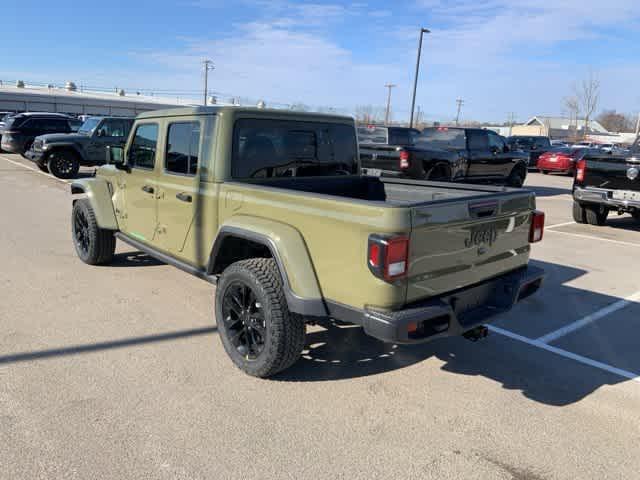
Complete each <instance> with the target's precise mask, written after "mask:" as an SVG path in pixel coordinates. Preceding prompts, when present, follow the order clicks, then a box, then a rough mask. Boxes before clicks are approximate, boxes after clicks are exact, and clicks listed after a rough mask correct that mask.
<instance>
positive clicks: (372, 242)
mask: <svg viewBox="0 0 640 480" xmlns="http://www.w3.org/2000/svg"><path fill="white" fill-rule="evenodd" d="M368 257H369V258H368V264H369V269H370V270H371V272H372V273H373V274H374V275H375V276H376V277H378V278H383V279H384V280H386V281H388V282H392V281H394V280H397V279H399V278H402V277H404V276H406V274H407V271H408V269H409V237H405V236H398V237H385V236H382V235H371V236H370V237H369V255H368Z"/></svg>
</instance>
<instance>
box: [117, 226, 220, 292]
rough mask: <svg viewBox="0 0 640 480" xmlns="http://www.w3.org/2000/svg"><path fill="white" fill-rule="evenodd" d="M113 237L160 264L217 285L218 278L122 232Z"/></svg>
mask: <svg viewBox="0 0 640 480" xmlns="http://www.w3.org/2000/svg"><path fill="white" fill-rule="evenodd" d="M114 235H115V237H116V238H117V239H118V240H122V241H123V242H124V243H126V244H128V245H130V246H132V247H133V248H137V249H138V250H140V251H141V252H144V253H146V254H147V255H149V256H150V257H153V258H155V259H156V260H158V261H160V262H162V263H166V264H167V265H171V266H173V267H176V268H179V269H180V270H182V271H183V272H187V273H190V274H191V275H193V276H196V277H198V278H201V279H202V280H205V281H207V282H209V283H211V284H213V285H216V284H217V283H218V277H217V276H216V275H208V274H207V272H205V271H204V270H200V269H199V268H196V267H194V266H193V265H189V264H188V263H185V262H181V261H180V260H176V259H175V258H173V257H170V256H169V255H166V254H164V253H162V252H159V251H158V250H156V249H155V248H152V247H150V246H149V245H146V244H144V243H142V242H140V241H138V240H136V239H134V238H131V237H130V236H128V235H125V234H124V233H122V232H116V233H115V234H114Z"/></svg>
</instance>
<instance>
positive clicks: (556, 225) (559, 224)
mask: <svg viewBox="0 0 640 480" xmlns="http://www.w3.org/2000/svg"><path fill="white" fill-rule="evenodd" d="M575 224H576V222H564V223H556V224H555V225H549V226H548V227H544V229H545V230H549V229H550V228H558V227H566V226H568V225H575Z"/></svg>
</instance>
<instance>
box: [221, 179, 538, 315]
mask: <svg viewBox="0 0 640 480" xmlns="http://www.w3.org/2000/svg"><path fill="white" fill-rule="evenodd" d="M222 188H223V191H222V192H221V193H222V195H223V197H224V198H227V200H226V201H225V202H224V203H223V208H222V210H221V212H220V215H221V220H222V221H224V218H226V217H227V216H229V215H247V216H253V215H259V216H263V215H264V214H265V211H266V212H267V213H268V218H276V219H279V221H281V222H284V223H286V224H288V225H291V226H293V227H294V228H295V229H296V230H297V231H299V232H300V235H301V236H302V237H303V238H304V239H305V242H306V245H307V248H308V250H309V253H310V256H311V258H312V259H313V263H314V266H315V267H316V269H317V271H316V273H317V276H318V280H319V283H320V286H321V289H322V291H323V295H324V296H325V298H326V299H328V301H329V302H336V303H338V304H346V305H352V306H353V305H357V306H358V308H364V307H365V304H366V303H365V302H367V301H369V302H370V301H371V300H372V299H375V304H374V306H376V307H381V308H398V307H401V306H402V305H406V304H410V303H412V302H416V301H420V300H423V299H426V298H430V297H434V296H437V295H439V294H442V293H444V292H447V291H452V290H455V289H459V288H463V287H465V286H469V285H473V284H476V283H479V282H482V281H484V280H487V279H489V278H493V277H496V276H498V275H502V274H504V273H507V272H510V271H514V270H516V269H519V268H522V267H524V266H526V264H527V262H528V258H529V251H530V247H529V243H528V238H529V225H530V221H531V213H532V211H533V209H534V208H535V195H534V194H533V193H532V192H529V191H526V190H522V189H517V190H514V189H507V188H503V187H491V186H470V185H460V184H452V183H436V182H428V181H416V180H405V179H391V178H376V177H365V176H362V177H360V176H336V177H316V178H296V177H285V178H268V179H252V180H250V181H231V182H225V183H224V184H222ZM371 234H389V235H407V236H409V238H410V249H409V250H410V256H409V275H408V278H407V280H406V281H403V282H399V283H398V284H397V285H396V284H394V287H395V288H394V289H389V286H388V284H385V283H383V282H382V281H380V280H378V279H376V278H374V277H373V275H372V274H371V272H369V270H368V267H367V259H366V246H367V242H368V238H369V235H371ZM354 284H359V285H366V289H360V290H359V291H366V292H367V295H363V296H362V298H359V297H358V296H357V295H356V294H355V292H354V291H353V289H352V288H350V287H351V286H352V285H354Z"/></svg>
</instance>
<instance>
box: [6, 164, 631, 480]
mask: <svg viewBox="0 0 640 480" xmlns="http://www.w3.org/2000/svg"><path fill="white" fill-rule="evenodd" d="M527 186H528V187H530V188H533V189H535V190H536V192H537V193H538V207H539V208H540V209H542V210H544V211H545V212H546V214H547V229H546V232H545V239H544V241H543V242H542V243H540V244H536V245H534V246H533V255H532V258H533V260H532V261H533V262H534V263H535V264H536V265H539V266H542V267H543V268H545V270H546V271H547V273H548V277H547V280H546V283H545V285H544V287H543V289H542V291H541V292H540V293H539V294H538V295H537V296H535V297H533V298H531V299H528V300H526V301H525V302H524V303H522V304H521V305H519V306H517V307H516V308H515V309H514V310H513V311H511V312H509V313H508V314H506V315H503V316H502V317H500V318H499V319H498V320H497V321H496V322H495V323H494V325H493V327H492V334H491V335H490V336H489V338H487V339H486V340H484V341H482V342H478V343H471V342H469V341H466V340H464V339H461V338H454V339H449V340H445V341H440V342H434V343H431V344H427V345H422V346H413V347H404V346H394V345H384V344H382V343H379V342H377V341H375V340H372V339H369V338H368V337H366V336H364V334H363V333H362V332H361V330H360V329H359V328H355V327H344V326H327V327H328V328H326V329H325V328H319V327H315V328H314V329H312V330H311V331H310V333H309V335H308V342H307V351H306V352H305V354H304V358H303V359H302V360H301V361H300V362H299V363H298V364H297V365H296V366H295V367H294V368H293V369H291V370H288V371H286V372H284V373H282V374H280V375H279V376H278V377H276V378H275V379H272V380H268V381H265V380H257V379H254V378H251V377H248V376H246V375H244V374H243V373H241V372H240V371H239V370H237V369H236V368H234V367H233V366H232V364H231V361H230V360H229V359H228V357H227V356H226V354H225V352H224V350H223V348H222V345H221V343H220V341H219V339H218V338H217V335H216V327H215V321H214V319H213V310H212V308H213V304H212V302H213V290H212V287H211V286H210V285H209V284H207V283H205V282H203V281H201V280H198V279H196V278H192V277H189V276H188V275H185V274H184V273H182V272H179V271H177V270H175V269H173V268H172V267H169V266H166V265H163V264H161V263H158V262H156V261H155V260H153V259H151V258H149V257H147V256H145V255H142V254H140V253H139V252H135V251H132V250H131V249H130V248H129V247H126V246H124V245H120V246H119V247H118V255H117V257H116V260H115V262H114V265H113V266H110V267H93V268H92V267H88V266H86V265H84V264H82V263H81V262H80V261H79V260H78V259H77V258H76V255H75V252H74V249H73V245H72V243H71V238H70V226H69V214H70V205H71V202H70V193H69V188H68V185H67V184H66V183H65V182H64V181H61V180H57V179H55V178H52V177H50V176H48V175H46V174H43V173H41V172H39V171H37V168H36V169H34V166H33V164H30V163H29V162H27V161H25V160H23V159H22V158H21V157H19V156H16V155H7V154H0V205H1V207H0V251H1V252H2V260H3V262H2V268H1V269H0V288H1V290H0V291H1V293H0V298H1V301H0V319H1V320H2V328H1V330H0V438H2V442H0V478H2V479H22V478H24V479H27V478H29V479H31V478H65V479H75V478H78V479H86V478H110V479H113V478H127V479H137V478H140V479H142V478H144V479H147V478H160V479H164V478H166V479H174V478H180V479H209V478H212V479H226V478H229V479H240V478H243V479H245V478H247V479H263V478H265V479H266V478H296V479H297V478H362V479H372V478H433V479H447V478H451V479H454V478H455V479H458V478H464V479H489V478H491V479H493V478H497V479H517V480H525V479H526V480H541V479H577V478H581V479H583V478H597V479H604V478H611V479H620V478H627V479H630V478H637V477H638V470H639V467H640V459H639V458H638V455H637V449H638V445H639V444H640V420H639V419H640V378H639V376H640V353H639V350H638V341H637V340H636V330H635V327H636V326H638V320H639V319H640V274H639V273H638V272H639V271H640V255H639V252H640V227H639V226H637V225H636V224H634V223H633V221H632V219H631V218H630V217H628V216H622V217H612V218H611V219H610V221H609V224H608V226H606V227H603V228H597V227H591V226H586V225H577V224H575V223H573V222H572V218H571V197H570V187H571V180H570V179H569V178H567V177H560V176H553V175H551V176H543V175H540V174H535V173H534V174H530V176H529V178H528V181H527Z"/></svg>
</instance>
